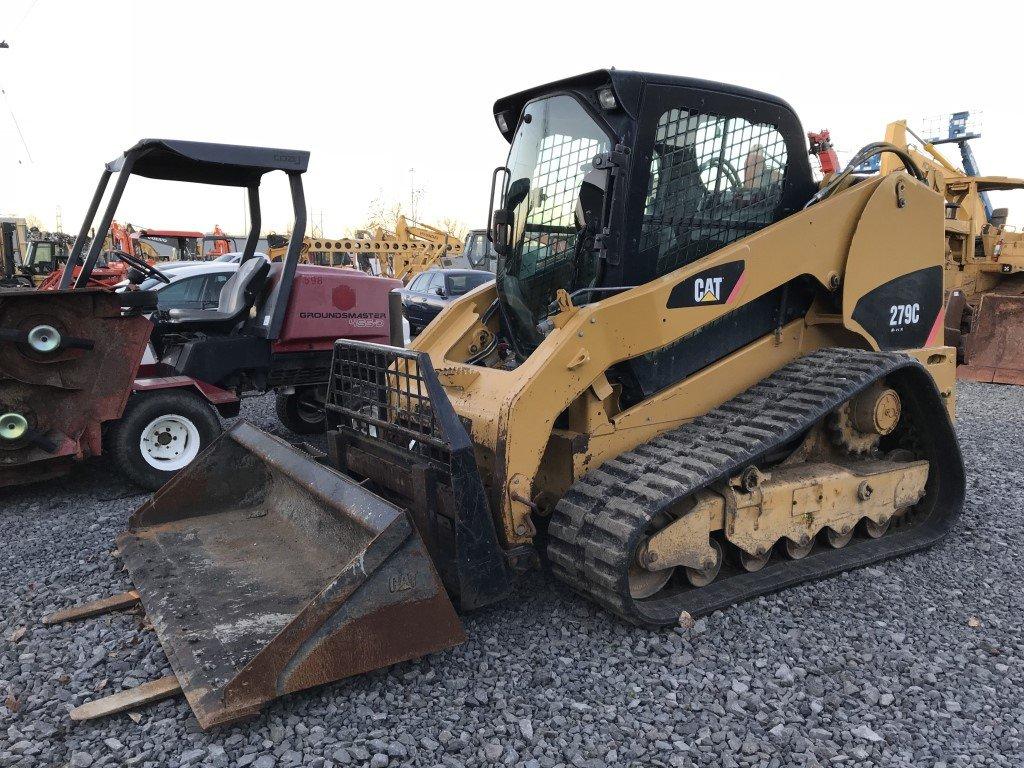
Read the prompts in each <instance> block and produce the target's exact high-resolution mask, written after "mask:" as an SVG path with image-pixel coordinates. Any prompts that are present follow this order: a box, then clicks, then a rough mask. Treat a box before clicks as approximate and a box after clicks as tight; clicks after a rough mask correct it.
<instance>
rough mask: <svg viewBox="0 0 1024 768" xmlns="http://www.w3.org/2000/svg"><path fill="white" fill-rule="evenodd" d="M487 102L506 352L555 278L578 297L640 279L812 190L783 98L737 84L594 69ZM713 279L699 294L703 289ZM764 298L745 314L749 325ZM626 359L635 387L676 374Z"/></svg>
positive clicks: (765, 220) (763, 220)
mask: <svg viewBox="0 0 1024 768" xmlns="http://www.w3.org/2000/svg"><path fill="white" fill-rule="evenodd" d="M494 115H495V121H496V123H497V125H498V129H499V130H500V131H501V133H502V134H503V135H504V136H505V138H506V139H507V140H508V141H509V142H510V144H511V148H510V151H509V157H508V162H507V164H506V166H504V167H502V168H499V169H496V170H495V177H494V178H495V185H494V186H495V188H496V191H497V195H496V198H497V200H498V204H497V207H496V209H495V210H494V213H493V215H492V218H491V222H490V223H491V226H490V228H489V230H488V237H489V239H491V241H492V242H493V243H494V245H495V248H496V250H497V251H498V269H497V287H498V296H499V306H500V309H501V313H502V321H503V328H504V333H505V335H506V336H507V337H508V341H509V343H510V344H511V345H512V346H513V348H514V349H515V350H516V352H517V354H518V355H519V356H520V357H525V356H528V355H529V354H530V353H531V352H532V351H533V349H535V348H536V347H537V346H538V345H539V344H540V342H541V341H543V338H544V336H545V335H546V332H547V330H548V329H549V327H550V325H549V320H548V318H549V316H550V315H551V314H552V313H553V312H554V311H557V307H556V306H554V305H553V302H554V300H555V294H556V291H557V290H558V289H564V290H566V291H567V292H568V293H569V294H570V296H571V297H572V299H573V301H574V303H576V304H586V303H591V302H594V301H599V300H600V299H601V298H604V297H607V296H608V295H611V294H614V293H616V292H619V291H622V290H628V289H629V288H631V287H635V286H638V285H642V284H644V283H647V282H650V281H651V280H653V279H655V278H657V277H660V276H662V275H666V274H668V273H670V272H672V271H674V270H676V269H679V268H680V267H683V266H685V265H687V264H690V263H692V262H694V261H696V260H698V259H700V258H702V257H704V256H706V255H708V254H710V253H712V252H714V251H716V250H718V249H720V248H722V247H723V246H725V245H728V244H729V243H732V242H734V241H736V240H739V239H741V238H743V237H746V236H748V235H750V234H753V233H754V232H756V231H758V230H759V229H761V228H763V227H766V226H768V225H770V224H772V223H774V222H776V221H778V220H780V219H782V218H784V217H786V216H788V215H790V214H792V213H794V212H796V211H798V210H800V209H801V208H802V207H803V205H804V204H805V203H806V202H807V201H808V200H809V199H810V197H811V195H813V194H814V192H815V190H816V185H815V184H814V181H813V179H812V176H811V168H810V164H809V161H808V157H807V148H806V144H805V139H804V133H803V130H802V128H801V126H800V122H799V120H798V119H797V117H796V115H795V113H794V112H793V110H792V109H791V108H790V107H789V105H788V104H786V103H785V102H784V101H782V100H780V99H778V98H776V97H774V96H770V95H768V94H764V93H759V92H756V91H752V90H748V89H745V88H739V87H735V86H730V85H724V84H721V83H714V82H708V81H703V80H694V79H690V78H680V77H671V76H664V75H653V74H645V73H637V72H622V71H617V70H599V71H596V72H591V73H589V74H585V75H580V76H577V77H573V78H569V79H567V80H563V81H559V82H556V83H552V84H549V85H546V86H541V87H540V88H535V89H531V90H529V91H524V92H522V93H519V94H515V95H512V96H508V97H506V98H504V99H500V100H498V101H497V102H496V103H495V105H494ZM493 197H495V196H494V195H492V198H493ZM724 277H728V276H724ZM725 282H728V280H724V281H723V282H718V283H712V284H711V285H710V286H708V290H707V291H705V292H704V295H702V296H701V297H699V299H700V300H708V301H717V300H718V299H719V296H718V294H717V293H716V291H718V292H719V293H720V292H721V290H722V289H723V287H724V284H725ZM705 297H707V298H706V299H705ZM722 299H723V300H724V297H722ZM771 301H773V299H772V298H768V299H765V302H764V303H765V304H768V303H770V302H771ZM777 303H778V302H777V301H776V304H777ZM801 304H802V302H799V301H798V302H796V303H795V304H794V305H793V306H791V308H790V310H789V312H790V313H791V312H792V311H793V308H794V307H795V308H797V309H799V307H800V306H801ZM762 309H766V308H762ZM773 311H774V309H773V310H772V311H771V312H770V311H767V310H766V311H765V312H762V314H763V315H765V316H764V317H758V318H757V322H756V325H757V327H758V335H759V333H760V332H761V331H760V330H759V329H760V327H761V326H763V325H764V324H765V323H766V322H770V318H769V317H768V315H769V314H772V312H773ZM745 326H750V327H744V328H743V329H742V330H743V333H740V334H739V336H737V338H736V339H735V340H726V339H722V340H720V341H724V342H726V343H728V344H730V345H732V344H734V343H736V344H738V343H739V337H740V336H742V337H744V338H745V337H748V336H751V334H753V333H754V328H753V326H752V325H751V324H750V323H746V324H745ZM635 367H637V368H638V371H637V372H635V373H636V376H634V378H636V377H639V379H641V380H642V381H641V382H640V383H639V384H638V385H637V386H638V387H639V388H640V390H642V392H643V393H644V394H650V393H651V392H653V391H656V390H657V389H658V388H661V387H663V386H665V383H666V381H668V380H669V379H672V380H678V378H679V377H680V376H681V375H685V371H683V370H677V368H678V366H675V365H665V364H664V361H660V362H658V361H647V362H646V363H644V361H640V362H639V363H638V365H637V366H635ZM639 369H644V370H643V371H640V370H639ZM631 375H632V374H631Z"/></svg>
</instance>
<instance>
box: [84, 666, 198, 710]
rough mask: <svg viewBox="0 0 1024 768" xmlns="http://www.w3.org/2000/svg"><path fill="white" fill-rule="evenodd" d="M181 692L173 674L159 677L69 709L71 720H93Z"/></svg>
mask: <svg viewBox="0 0 1024 768" xmlns="http://www.w3.org/2000/svg"><path fill="white" fill-rule="evenodd" d="M179 693H181V685H180V684H179V683H178V678H176V677H175V676H174V675H168V676H167V677H161V678H160V679H159V680H152V681H150V682H148V683H143V684H142V685H139V686H136V687H135V688H129V689H128V690H127V691H121V692H119V693H114V694H111V695H110V696H104V697H103V698H102V699H95V700H93V701H87V702H86V703H85V704H83V705H82V706H80V707H76V708H75V709H73V710H71V719H72V720H79V721H80V720H95V719H96V718H98V717H106V716H107V715H116V714H117V713H118V712H125V711H127V710H129V709H135V708H136V707H143V706H145V705H147V704H152V703H153V702H156V701H160V700H161V699H167V698H170V697H171V696H177V695H178V694H179Z"/></svg>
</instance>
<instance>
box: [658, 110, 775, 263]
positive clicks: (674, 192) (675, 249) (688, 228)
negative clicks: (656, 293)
mask: <svg viewBox="0 0 1024 768" xmlns="http://www.w3.org/2000/svg"><path fill="white" fill-rule="evenodd" d="M785 171H786V142H785V140H784V139H783V137H782V134H781V133H780V132H779V130H778V129H777V128H776V127H775V126H774V125H770V124H768V123H750V122H748V121H746V120H744V119H743V118H740V117H724V116H721V115H712V114H707V113H699V112H696V111H691V110H686V109H670V110H668V111H666V112H665V113H664V114H663V115H662V116H661V119H660V120H659V121H658V127H657V133H656V137H655V151H654V156H653V158H652V160H651V177H650V184H649V186H648V190H647V201H646V204H645V206H644V224H643V229H642V231H641V237H640V248H641V250H648V249H652V248H653V249H656V253H657V264H658V267H657V272H658V274H659V275H664V274H666V273H668V272H671V271H673V270H675V269H678V268H679V267H681V266H684V265H685V264H689V263H691V262H693V261H695V260H697V259H699V258H701V257H703V256H706V255H707V254H709V253H712V252H713V251H716V250H718V249H719V248H721V247H723V246H725V245H727V244H728V243H731V242H733V241H734V240H738V239H740V238H741V237H746V236H747V235H749V234H750V233H752V232H755V231H757V230H758V229H761V228H762V227H765V226H767V225H768V224H771V223H772V222H773V221H774V220H775V219H776V217H777V215H778V211H777V209H778V208H779V207H780V204H781V201H782V187H783V182H784V176H785Z"/></svg>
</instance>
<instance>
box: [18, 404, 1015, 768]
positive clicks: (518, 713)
mask: <svg viewBox="0 0 1024 768" xmlns="http://www.w3.org/2000/svg"><path fill="white" fill-rule="evenodd" d="M959 411H960V422H959V426H958V429H959V432H960V435H961V439H962V441H963V445H964V452H965V457H966V461H967V464H968V471H969V491H968V495H969V501H968V506H967V509H966V511H965V515H964V518H963V520H962V521H961V523H960V524H959V526H958V528H957V530H956V531H955V533H954V535H953V536H952V537H950V538H949V539H947V540H946V541H945V542H944V543H943V544H942V545H940V546H939V547H937V548H935V549H933V550H931V551H929V552H926V553H923V554H918V555H915V556H912V557H909V558H905V559H902V560H899V561H894V562H890V563H886V564H883V565H880V566H877V567H872V568H867V569H864V570H861V571H857V572H854V573H850V574H846V575H843V576H841V577H839V578H834V579H830V580H828V581H824V582H819V583H817V584H813V585H808V586H804V587H799V588H795V589H790V590H788V591H787V592H784V593H782V594H779V595H774V596H771V597H767V598H762V599H759V600H756V601H754V602H751V603H747V604H744V605H740V606H737V607H735V608H733V609H731V610H728V611H725V612H722V613H717V614H715V615H713V616H710V617H708V618H706V619H702V620H699V621H697V622H696V624H695V625H694V626H693V628H692V629H689V630H683V629H676V630H669V631H662V632H647V631H641V630H637V629H633V628H630V627H627V626H624V625H623V624H621V623H619V622H617V621H615V620H613V619H612V618H610V617H609V616H607V615H606V614H604V613H603V612H601V611H599V610H596V609H595V608H593V607H591V606H590V605H589V604H586V603H584V602H582V601H581V600H579V599H577V598H576V597H574V596H573V595H571V594H570V593H568V592H567V591H566V590H564V589H563V588H561V587H560V586H559V585H558V584H556V583H554V582H553V581H552V579H551V578H550V577H548V576H547V575H545V574H537V575H534V576H531V577H529V578H527V579H525V580H524V581H523V582H522V583H521V585H520V586H519V588H518V590H517V593H516V595H515V596H514V598H513V599H511V600H509V601H508V602H506V603H504V604H502V605H499V606H496V607H494V608H492V609H489V610H485V611H482V612H480V613H477V614H474V615H472V616H469V617H468V618H467V619H466V629H467V633H468V635H469V638H470V639H469V642H467V643H466V644H465V645H463V646H461V647H459V648H456V649H453V650H451V651H448V652H446V653H442V654H438V655H436V656H434V657H431V658H429V659H424V660H421V661H417V662H411V663H407V664H402V665H399V666H396V667H393V668H391V669H388V670H383V671H379V672H376V673H373V674H369V675H364V676H361V677H358V678H356V679H353V680H349V681H346V682H343V683H338V684H335V685H330V686H326V687H323V688H319V689H316V690H314V691H311V692H307V693H304V694H299V695H295V696H291V697H289V698H287V699H285V700H283V701H279V702H277V703H275V704H274V705H272V706H270V707H269V708H268V709H267V710H266V711H265V712H264V713H263V714H262V715H261V716H260V717H258V718H256V719H255V720H253V721H251V722H249V723H245V724H242V725H239V726H235V727H231V728H224V729H220V730H217V731H215V732H212V733H203V732H201V731H199V729H198V727H197V726H196V723H195V721H194V719H193V718H192V717H191V715H190V711H189V708H188V706H187V704H185V702H184V701H183V700H181V699H178V700H172V701H166V702H163V703H161V704H159V705H156V706H153V707H150V708H148V709H146V710H142V711H140V712H139V713H138V715H137V717H138V721H137V722H136V721H135V720H134V719H132V718H129V717H128V716H127V715H119V716H115V717H112V718H109V719H107V720H104V721H99V722H93V723H84V724H72V723H71V722H70V720H69V719H68V717H67V712H68V711H69V710H70V709H71V708H73V707H74V706H77V705H78V704H81V703H82V702H84V701H87V700H89V699H91V698H94V697H96V696H99V695H103V694H107V693H111V692H113V691H116V690H118V689H119V688H122V687H130V686H133V685H137V684H138V683H140V682H143V681H146V680H151V679H153V678H156V677H158V676H160V675H164V674H170V670H169V668H168V667H167V663H166V659H165V658H164V655H163V653H162V651H161V650H160V648H159V644H158V643H157V641H156V638H155V635H154V633H152V632H150V631H148V630H146V629H144V628H142V626H141V623H140V619H141V617H140V616H139V615H138V614H131V613H129V614H120V615H110V616H106V617H103V618H101V619H94V620H91V621H85V622H80V623H78V624H74V625H67V626H58V627H53V628H43V627H42V626H40V625H39V618H40V617H41V616H42V615H43V614H45V613H47V612H49V611H51V610H54V609H56V608H61V607H65V606H67V605H69V604H72V603H75V602H79V601H81V600H85V599H92V598H98V597H102V596H105V595H108V594H111V593H113V592H117V591H121V590H124V589H128V588H129V587H130V584H129V583H128V580H127V579H126V577H125V574H124V573H123V572H122V571H121V567H120V564H119V562H118V561H117V560H116V559H115V558H113V557H112V556H111V554H110V552H111V549H112V547H113V538H114V536H115V534H116V533H117V532H118V531H119V530H120V529H121V527H122V526H123V523H124V520H125V517H126V516H127V515H128V514H129V513H130V512H131V511H132V510H133V509H134V508H135V507H136V506H137V505H138V504H139V503H140V502H141V501H142V500H143V498H144V497H143V496H142V495H140V494H138V493H137V492H135V491H134V490H132V489H131V488H129V487H128V486H127V485H125V484H124V483H123V482H121V481H120V480H119V479H118V478H117V477H116V476H103V474H102V472H101V470H102V465H101V464H98V463H95V464H91V465H88V466H86V467H81V468H79V471H76V472H75V473H74V474H73V475H72V476H71V477H70V478H67V479H64V480H61V481H58V482H54V483H50V484H47V485H44V486H36V487H32V488H24V489H15V490H13V491H10V490H8V491H5V492H0V493H3V494H4V495H3V497H2V498H3V504H2V508H0V525H2V528H0V530H2V533H3V536H4V539H5V540H6V547H5V549H6V556H5V557H4V559H3V561H2V562H0V595H2V597H0V600H3V604H4V611H3V617H2V620H0V633H2V635H0V651H2V653H0V698H3V697H6V698H7V706H4V705H3V704H2V702H0V765H3V766H36V765H38V766H49V765H72V766H79V767H84V766H114V765H139V766H154V767H155V766H172V768H173V767H174V766H199V765H209V766H246V765H249V766H255V767H256V768H271V767H272V766H294V765H308V766H314V768H319V767H322V766H332V765H371V766H387V765H406V764H412V765H444V766H453V767H454V766H462V765H483V764H505V765H525V766H531V767H533V766H556V765H572V766H594V767H596V766H603V765H609V766H610V765H626V764H641V765H669V766H727V767H728V766H790V765H798V766H843V767H844V768H845V767H846V766H873V765H886V766H914V767H915V768H917V767H918V766H929V767H933V766H934V767H935V768H939V767H940V766H947V768H951V767H952V766H968V765H971V766H975V765H977V766H980V765H993V766H1020V765H1024V743H1022V735H1021V734H1022V730H1024V704H1022V701H1024V670H1022V657H1024V640H1022V639H1021V634H1020V632H1019V625H1020V623H1021V621H1022V618H1024V558H1022V555H1024V547H1022V544H1021V534H1020V531H1021V530H1022V529H1024V487H1022V483H1021V480H1020V478H1021V476H1022V475H1021V472H1020V471H1019V468H1018V466H1019V463H1020V462H1021V460H1022V458H1024V451H1022V450H1021V446H1022V445H1024V420H1022V419H1024V417H1022V414H1024V388H1013V387H995V386H987V385H971V384H966V385H962V386H961V388H960V403H959ZM245 416H246V417H247V418H249V419H250V420H253V421H256V422H257V423H259V424H261V425H264V426H269V425H271V424H272V423H273V417H272V404H271V402H270V400H269V399H268V398H263V399H260V400H254V401H250V402H248V403H247V404H246V412H245ZM22 627H24V628H26V630H27V631H26V632H25V633H24V634H23V635H22V636H21V637H18V639H17V640H16V641H11V637H12V636H14V637H16V636H17V635H18V634H20V633H21V629H20V628H22Z"/></svg>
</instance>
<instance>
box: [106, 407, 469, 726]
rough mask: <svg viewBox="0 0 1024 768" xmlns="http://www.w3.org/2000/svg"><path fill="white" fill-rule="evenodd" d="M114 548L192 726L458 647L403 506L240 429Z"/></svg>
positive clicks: (151, 505) (153, 503)
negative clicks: (184, 701) (193, 722)
mask: <svg viewBox="0 0 1024 768" xmlns="http://www.w3.org/2000/svg"><path fill="white" fill-rule="evenodd" d="M118 546H119V548H120V550H121V554H122V557H123V558H124V562H125V565H126V566H127V569H128V571H129V573H130V574H131V577H132V580H133V581H134V582H135V586H136V590H137V591H138V593H139V596H140V597H141V600H142V603H143V606H144V607H145V609H146V613H147V615H148V617H149V619H150V621H151V622H152V624H153V626H154V628H155V629H156V631H157V634H158V635H159V638H160V642H161V644H162V645H163V648H164V651H165V652H166V654H167V658H168V660H169V661H170V664H171V667H172V668H173V669H174V672H175V674H176V675H177V677H178V681H179V682H180V684H181V688H182V690H183V692H184V694H185V696H186V697H187V698H188V702H189V704H190V705H191V707H192V710H193V712H195V715H196V718H197V719H198V721H199V724H200V725H201V726H202V727H203V728H209V727H211V726H215V725H220V724H224V723H230V722H234V721H236V720H239V719H241V718H244V717H247V716H251V715H253V714H255V713H256V712H258V711H259V709H260V708H261V707H262V706H263V705H264V704H266V703H267V702H269V701H271V700H272V699H274V698H276V697H278V696H282V695H284V694H287V693H291V692H293V691H298V690H301V689H304V688H309V687H311V686H315V685H320V684H322V683H327V682H330V681H332V680H340V679H342V678H346V677H350V676H352V675H356V674H359V673H361V672H367V671H369V670H373V669H377V668H379V667H384V666H388V665H390V664H395V663H397V662H400V661H405V660H408V659H412V658H416V657H419V656H423V655H425V654H428V653H432V652H435V651H440V650H443V649H445V648H450V647H452V646H454V645H458V644H459V643H461V642H463V641H464V640H465V635H464V633H463V630H462V625H461V623H460V622H459V619H458V617H457V616H456V614H455V610H454V608H453V607H452V604H451V601H450V600H449V599H448V596H447V594H446V593H445V591H444V588H443V587H442V586H441V583H440V581H439V579H438V577H437V574H436V572H435V570H434V566H433V563H432V562H431V560H430V557H429V556H428V555H427V552H426V550H425V548H424V546H423V542H422V540H421V539H420V536H419V533H417V531H416V529H415V528H414V526H413V525H412V523H411V522H410V520H409V517H408V516H407V514H406V513H405V512H404V511H403V510H401V509H400V508H398V507H396V506H394V505H393V504H391V503H389V502H387V501H385V500H384V499H382V498H380V497H379V496H376V495H374V494H372V493H370V492H369V491H367V490H365V489H364V488H362V487H360V486H359V485H358V484H357V483H356V482H355V481H353V480H350V479H349V478H346V477H345V476H344V475H341V474H339V473H337V472H335V471H333V470H331V469H329V468H327V467H325V466H323V465H321V464H320V463H318V462H317V461H315V460H314V459H313V458H312V457H311V456H309V455H308V454H307V453H305V452H303V451H301V450H299V449H297V448H295V447H293V446H291V445H290V444H288V443H286V442H284V441H282V440H280V439H278V438H276V437H273V436H271V435H268V434H266V433H265V432H261V431H260V430H258V429H256V428H255V427H253V426H251V425H249V424H246V423H239V424H237V425H235V426H234V427H233V428H231V429H230V430H229V431H227V432H225V433H224V434H223V435H222V436H221V437H220V438H218V439H217V440H216V441H215V442H214V443H213V444H211V445H210V447H209V448H208V449H207V450H206V451H204V452H203V453H202V454H201V455H200V456H199V457H198V458H197V459H196V460H195V461H194V462H193V463H192V464H191V465H190V466H189V467H187V468H186V469H184V470H182V471H181V472H180V473H179V474H178V475H177V476H176V477H175V478H174V479H173V480H172V481H171V482H169V483H168V484H167V485H166V486H164V487H163V488H162V489H160V491H158V492H157V494H156V495H155V496H154V497H153V498H152V499H151V500H150V501H148V502H146V504H144V505H143V506H142V507H141V508H140V509H139V510H138V511H137V512H136V513H135V514H134V515H133V516H132V518H131V520H130V522H129V528H128V530H127V531H126V532H125V533H122V534H121V535H120V536H119V537H118Z"/></svg>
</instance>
